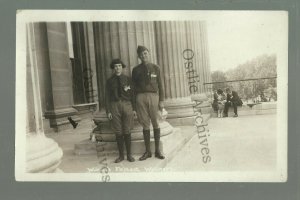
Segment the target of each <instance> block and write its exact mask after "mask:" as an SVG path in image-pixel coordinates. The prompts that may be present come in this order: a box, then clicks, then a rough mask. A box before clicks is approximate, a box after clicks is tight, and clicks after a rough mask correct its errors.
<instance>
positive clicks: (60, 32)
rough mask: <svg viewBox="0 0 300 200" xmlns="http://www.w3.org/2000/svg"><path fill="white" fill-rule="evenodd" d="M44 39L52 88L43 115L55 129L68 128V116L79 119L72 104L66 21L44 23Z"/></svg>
mask: <svg viewBox="0 0 300 200" xmlns="http://www.w3.org/2000/svg"><path fill="white" fill-rule="evenodd" d="M45 28H46V31H45V34H46V39H47V40H46V41H45V43H46V44H47V47H48V59H47V60H46V61H48V63H46V64H47V65H48V66H47V67H49V72H50V74H48V76H50V86H51V89H52V92H51V96H50V97H49V98H51V100H49V101H48V109H47V110H46V112H45V117H46V118H48V119H49V120H50V126H51V127H52V128H54V129H55V130H56V131H59V130H61V129H65V128H69V127H70V123H69V121H68V117H69V116H72V118H73V120H75V121H79V120H80V118H79V117H78V116H76V113H77V110H76V109H74V108H73V107H72V106H73V104H74V103H73V89H72V68H71V63H70V58H69V52H68V40H67V29H66V23H63V22H56V23H46V26H45Z"/></svg>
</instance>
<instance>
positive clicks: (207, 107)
mask: <svg viewBox="0 0 300 200" xmlns="http://www.w3.org/2000/svg"><path fill="white" fill-rule="evenodd" d="M185 26H186V31H187V35H188V37H187V38H186V39H187V47H188V49H191V50H192V51H193V54H194V56H193V58H192V59H190V60H189V62H191V63H192V65H193V69H194V70H195V71H196V74H197V75H198V76H199V79H198V80H199V81H197V82H195V83H194V84H195V85H196V86H197V91H195V92H194V93H192V99H193V100H194V101H195V102H196V103H197V108H198V109H199V108H201V113H202V114H210V113H211V110H212V107H211V102H210V99H209V96H211V92H212V91H211V89H210V88H208V87H207V86H205V85H204V83H207V82H211V72H210V64H209V55H208V41H207V32H206V22H205V21H188V22H185Z"/></svg>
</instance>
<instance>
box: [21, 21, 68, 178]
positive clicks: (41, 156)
mask: <svg viewBox="0 0 300 200" xmlns="http://www.w3.org/2000/svg"><path fill="white" fill-rule="evenodd" d="M38 26H39V25H38V24H32V23H30V24H28V25H27V31H26V32H27V51H26V54H27V58H26V69H27V72H26V89H27V92H26V105H27V107H26V110H27V130H26V172H28V173H38V172H43V173H45V172H55V171H56V170H57V167H58V166H59V164H60V162H61V158H62V154H63V153H62V150H61V149H60V148H59V146H58V144H57V143H56V142H55V141H54V140H52V139H50V138H47V137H45V135H44V128H43V120H42V104H41V94H40V82H39V72H38V66H37V65H38V59H39V57H38V52H37V51H36V47H37V46H36V44H37V43H38V42H39V38H38V37H36V32H35V31H36V29H35V28H39V27H38Z"/></svg>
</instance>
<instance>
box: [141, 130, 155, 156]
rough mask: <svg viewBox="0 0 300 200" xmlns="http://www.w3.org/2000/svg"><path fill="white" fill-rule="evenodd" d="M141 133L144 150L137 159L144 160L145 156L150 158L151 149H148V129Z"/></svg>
mask: <svg viewBox="0 0 300 200" xmlns="http://www.w3.org/2000/svg"><path fill="white" fill-rule="evenodd" d="M143 135H144V142H145V147H146V152H145V153H144V154H143V156H142V157H140V158H139V160H146V159H147V158H150V157H151V156H152V154H151V149H150V130H143Z"/></svg>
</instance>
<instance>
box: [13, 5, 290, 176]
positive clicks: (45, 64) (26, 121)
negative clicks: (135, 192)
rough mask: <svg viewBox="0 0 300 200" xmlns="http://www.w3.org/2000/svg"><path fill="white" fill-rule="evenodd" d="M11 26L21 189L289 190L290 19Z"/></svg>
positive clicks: (138, 19)
mask: <svg viewBox="0 0 300 200" xmlns="http://www.w3.org/2000/svg"><path fill="white" fill-rule="evenodd" d="M16 16H17V33H16V51H17V52H16V145H15V147H16V152H15V163H16V164H15V176H16V180H17V181H73V182H80V181H93V182H159V181H168V182H182V181H183V182H285V181H286V180H287V178H288V177H287V137H288V134H287V122H288V119H287V99H288V92H287V89H288V76H287V74H288V12H286V11H201V10H199V11H163V10H160V11H158V10H157V11H155V10H143V11H142V10H140V11H138V10H136V11H134V10H130V11H126V10H123V11H118V10H98V11H96V10H93V11H80V10H78V11H75V10H72V11H71V10H19V11H18V12H17V15H16Z"/></svg>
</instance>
